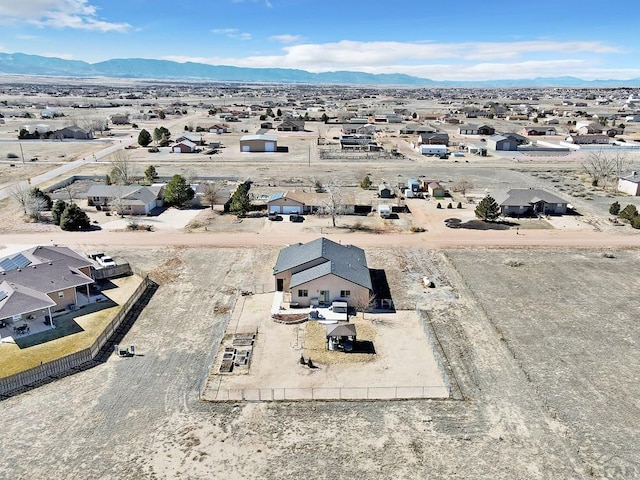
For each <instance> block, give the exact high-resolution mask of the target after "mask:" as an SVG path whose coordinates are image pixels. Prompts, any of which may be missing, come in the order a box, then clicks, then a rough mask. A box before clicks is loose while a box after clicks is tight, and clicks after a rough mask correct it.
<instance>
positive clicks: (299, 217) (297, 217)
mask: <svg viewBox="0 0 640 480" xmlns="http://www.w3.org/2000/svg"><path fill="white" fill-rule="evenodd" d="M289 221H290V222H296V223H300V222H304V217H303V216H302V215H289Z"/></svg>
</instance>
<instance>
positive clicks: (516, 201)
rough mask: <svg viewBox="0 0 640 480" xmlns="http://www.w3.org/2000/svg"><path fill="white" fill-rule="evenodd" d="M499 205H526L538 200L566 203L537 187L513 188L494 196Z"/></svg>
mask: <svg viewBox="0 0 640 480" xmlns="http://www.w3.org/2000/svg"><path fill="white" fill-rule="evenodd" d="M494 198H495V200H496V202H498V205H500V206H501V207H519V206H528V205H532V204H534V203H538V202H544V203H561V204H567V201H566V200H563V199H562V198H560V197H558V196H557V195H554V194H553V193H549V192H547V191H545V190H540V189H537V188H513V189H511V190H509V191H507V192H505V193H502V194H500V193H498V194H496V196H495V197H494Z"/></svg>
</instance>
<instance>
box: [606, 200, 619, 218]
mask: <svg viewBox="0 0 640 480" xmlns="http://www.w3.org/2000/svg"><path fill="white" fill-rule="evenodd" d="M609 213H610V214H611V215H616V216H617V215H618V214H619V213H620V204H619V203H618V202H613V203H612V204H611V206H610V207H609Z"/></svg>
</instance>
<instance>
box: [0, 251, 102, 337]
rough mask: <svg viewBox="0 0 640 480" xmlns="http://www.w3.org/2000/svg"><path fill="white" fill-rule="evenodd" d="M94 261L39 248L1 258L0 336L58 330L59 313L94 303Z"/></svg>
mask: <svg viewBox="0 0 640 480" xmlns="http://www.w3.org/2000/svg"><path fill="white" fill-rule="evenodd" d="M93 282H94V281H93V278H92V277H91V261H90V260H89V259H88V258H86V257H84V256H82V255H80V254H79V253H77V252H75V251H73V250H71V249H70V248H67V247H57V246H37V247H33V248H30V249H28V250H24V251H22V252H20V253H17V254H13V255H8V256H5V257H3V258H1V259H0V337H7V336H15V335H26V334H28V333H36V332H38V331H42V330H44V329H49V328H55V322H54V321H53V320H52V319H53V317H55V316H56V314H60V313H64V312H66V311H68V310H71V309H74V308H75V307H76V306H77V305H79V304H87V303H89V302H90V291H89V285H90V284H92V283H93Z"/></svg>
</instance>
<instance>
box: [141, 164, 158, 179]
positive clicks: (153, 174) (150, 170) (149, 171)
mask: <svg viewBox="0 0 640 480" xmlns="http://www.w3.org/2000/svg"><path fill="white" fill-rule="evenodd" d="M144 178H146V179H147V183H153V181H154V180H155V179H156V178H158V172H157V171H156V167H154V166H153V165H149V166H148V167H147V168H146V169H145V171H144Z"/></svg>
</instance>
